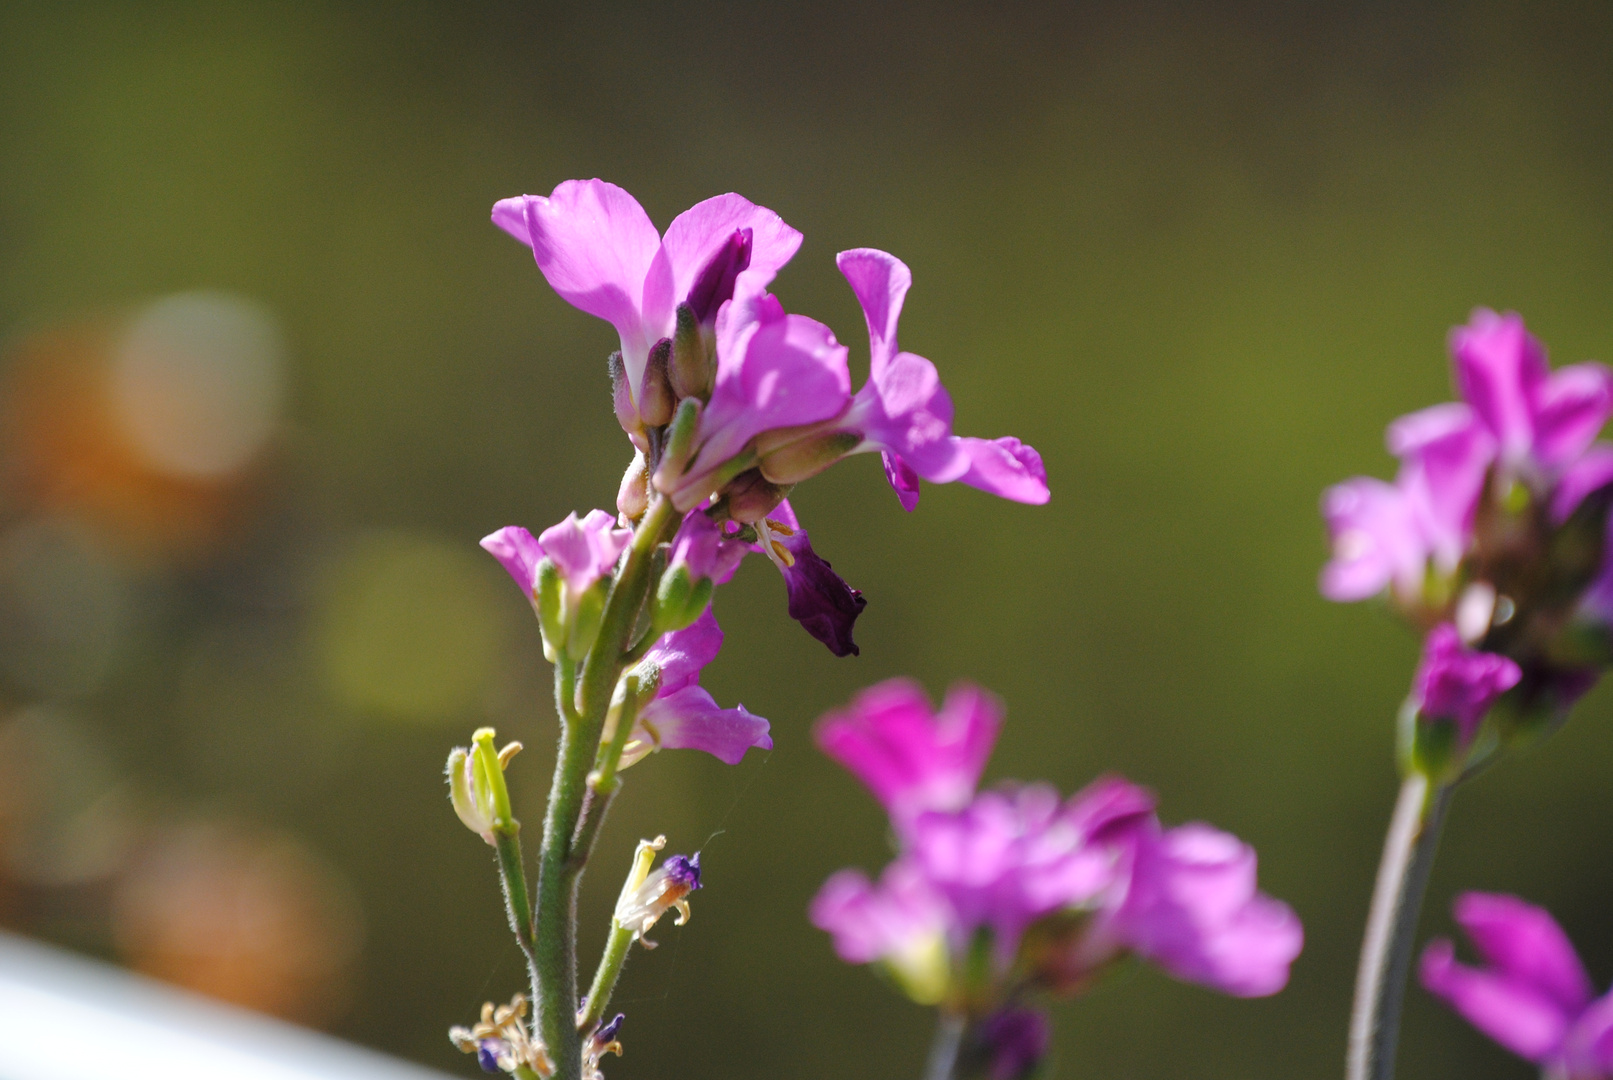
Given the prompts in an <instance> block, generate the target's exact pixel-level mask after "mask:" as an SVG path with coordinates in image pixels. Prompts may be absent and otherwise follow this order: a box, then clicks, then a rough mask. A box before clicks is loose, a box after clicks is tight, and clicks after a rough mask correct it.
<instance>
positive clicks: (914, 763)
mask: <svg viewBox="0 0 1613 1080" xmlns="http://www.w3.org/2000/svg"><path fill="white" fill-rule="evenodd" d="M1002 718H1003V708H1002V702H1001V701H999V700H998V699H997V698H995V697H993V696H992V695H991V694H988V693H987V692H985V691H984V690H982V689H980V687H978V686H975V685H973V684H971V683H959V684H958V685H957V686H955V687H953V688H952V690H951V691H950V692H949V693H948V694H947V698H946V702H945V704H943V705H942V706H941V711H940V712H938V713H932V712H931V711H930V701H929V698H928V697H927V696H926V695H925V693H924V690H923V688H922V687H920V686H919V685H918V683H916V682H913V681H912V680H910V679H891V680H889V681H887V682H882V683H880V684H878V685H877V686H871V687H869V688H868V689H867V690H864V691H863V692H862V693H860V694H858V695H857V696H856V697H855V698H853V699H852V701H851V705H850V706H849V707H847V708H846V709H844V710H840V711H837V712H831V713H828V714H827V715H825V716H824V717H823V718H822V719H821V720H819V721H818V724H817V727H816V730H815V733H816V736H817V743H818V747H819V749H821V750H822V751H823V752H824V753H825V754H828V755H829V756H830V757H832V758H834V759H835V760H836V761H838V762H840V764H842V765H844V766H845V767H846V769H847V770H848V771H850V772H851V774H852V775H853V776H855V777H857V779H859V780H861V781H862V782H863V783H864V784H866V785H868V789H869V790H870V791H872V792H873V793H874V797H875V798H877V799H878V800H879V801H880V802H881V803H882V804H883V805H884V807H885V809H886V810H887V811H888V812H889V813H890V815H891V820H892V821H895V822H897V823H898V826H899V827H901V826H904V825H905V824H906V823H909V822H911V821H912V819H913V818H914V817H915V816H916V815H918V814H921V813H923V812H925V811H927V810H947V811H950V810H961V809H963V807H965V806H967V805H968V804H969V801H970V800H971V799H972V798H974V793H975V787H976V786H977V785H978V784H979V783H980V774H981V772H982V771H984V769H985V767H986V759H987V758H988V757H990V756H991V748H992V746H993V744H995V743H996V741H997V732H998V730H999V729H1000V728H1001V727H1002Z"/></svg>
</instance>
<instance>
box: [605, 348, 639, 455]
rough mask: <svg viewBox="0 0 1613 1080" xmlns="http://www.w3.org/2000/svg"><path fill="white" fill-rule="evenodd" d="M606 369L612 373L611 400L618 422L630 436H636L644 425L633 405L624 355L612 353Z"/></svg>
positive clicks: (606, 362)
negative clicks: (623, 360)
mask: <svg viewBox="0 0 1613 1080" xmlns="http://www.w3.org/2000/svg"><path fill="white" fill-rule="evenodd" d="M605 368H606V370H607V371H609V372H610V399H611V406H612V407H613V408H614V409H615V410H616V422H617V423H618V424H620V425H622V430H623V431H625V432H627V433H628V434H629V435H636V434H638V433H639V432H641V431H642V430H643V427H644V425H643V423H642V422H640V420H639V416H638V408H637V407H636V406H635V405H634V404H633V386H632V384H631V383H629V382H628V381H627V365H626V364H624V363H622V354H621V353H619V352H613V353H611V354H610V358H609V359H608V360H606V361H605Z"/></svg>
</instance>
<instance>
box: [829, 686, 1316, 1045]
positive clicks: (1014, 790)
mask: <svg viewBox="0 0 1613 1080" xmlns="http://www.w3.org/2000/svg"><path fill="white" fill-rule="evenodd" d="M1001 722H1002V708H1001V705H1000V704H999V703H998V702H997V700H996V699H995V698H993V697H991V696H990V695H988V694H986V693H984V692H983V691H981V690H980V689H978V688H976V687H973V686H968V685H963V686H959V687H957V688H955V689H954V690H953V691H952V692H951V694H949V695H948V697H947V699H946V702H945V703H944V704H943V706H942V708H941V711H940V713H939V714H933V715H932V712H931V708H930V704H929V701H928V699H927V698H926V697H925V695H924V692H923V690H922V689H921V688H920V687H918V686H917V685H916V684H913V683H911V682H908V681H905V680H893V681H890V682H886V683H882V684H880V685H878V686H875V687H872V688H870V689H869V690H866V691H864V692H863V693H862V694H861V695H859V696H858V697H857V698H856V699H854V700H853V702H852V703H851V705H850V707H849V708H847V709H845V710H844V711H840V712H835V713H831V714H829V715H827V716H825V717H824V718H823V719H822V720H821V721H820V722H819V724H818V728H817V739H818V744H819V746H820V747H822V748H823V750H824V751H825V752H826V753H828V754H829V755H830V756H831V757H833V758H835V759H836V760H837V761H839V762H840V763H841V764H843V765H845V766H846V768H847V769H849V770H850V771H851V772H852V773H853V774H855V775H856V776H857V777H858V778H859V779H861V780H862V781H863V782H864V783H865V784H866V785H867V786H868V788H869V790H870V791H872V792H873V794H874V796H875V797H876V798H878V799H879V801H880V802H881V803H882V804H883V805H884V807H885V809H886V810H887V812H888V813H889V814H890V818H891V824H892V827H893V831H894V834H895V836H896V839H897V842H898V847H899V853H898V856H897V858H896V860H895V861H894V862H892V863H891V864H890V865H889V866H887V867H886V869H885V870H884V872H883V873H882V874H881V876H880V879H879V880H878V881H877V882H872V881H870V880H869V879H868V878H867V877H866V876H865V875H864V874H863V873H862V872H861V871H858V870H843V871H840V872H839V873H837V874H835V875H834V876H833V877H831V878H830V879H829V880H828V881H827V882H826V883H825V884H824V886H823V888H822V889H821V890H820V891H819V893H818V895H817V897H816V899H814V901H813V903H812V908H811V916H812V921H813V922H814V923H815V924H816V925H817V926H819V927H820V928H821V929H823V930H826V931H828V932H829V933H830V934H831V935H833V938H834V944H835V949H836V951H837V952H838V953H839V955H840V957H841V958H842V959H844V960H846V961H847V962H849V963H855V964H877V965H879V966H880V967H881V968H882V969H883V970H884V971H885V972H886V973H887V974H889V975H890V976H891V977H892V978H893V979H894V980H895V981H896V982H897V983H898V985H900V986H901V987H902V988H903V989H904V990H905V991H906V992H907V993H908V994H909V996H911V997H913V998H914V999H915V1000H917V1001H919V1002H921V1003H924V1004H937V1005H940V1006H941V1007H942V1008H943V1009H945V1010H947V1011H949V1012H952V1013H955V1014H963V1015H966V1016H969V1017H972V1018H978V1019H979V1020H980V1026H979V1028H978V1032H977V1035H976V1039H977V1041H978V1040H982V1039H983V1040H986V1043H987V1044H989V1042H990V1040H989V1038H988V1035H987V1033H989V1032H990V1031H992V1030H997V1029H999V1028H1000V1029H1001V1030H1003V1031H1005V1032H1009V1031H1011V1032H1013V1033H1014V1037H1013V1039H1012V1040H1011V1042H1012V1045H1013V1047H1015V1048H1017V1049H1016V1053H1021V1054H1022V1053H1023V1052H1024V1050H1025V1048H1026V1047H1027V1046H1030V1045H1041V1046H1045V1042H1046V1037H1045V1033H1042V1034H1040V1035H1038V1034H1037V1033H1038V1032H1041V1030H1042V1029H1041V1027H1040V1025H1039V1024H1036V1023H1031V1022H1028V1021H1026V1020H1025V1019H1024V1017H1023V1015H1022V1014H1023V1012H1024V1006H1023V1003H1022V1001H1021V998H1022V997H1023V996H1024V995H1025V994H1026V993H1028V992H1030V991H1033V990H1040V991H1043V992H1047V993H1052V994H1070V993H1074V992H1078V991H1079V990H1081V989H1083V988H1084V987H1086V986H1087V985H1089V984H1090V983H1091V982H1092V980H1093V979H1094V978H1095V977H1096V976H1097V975H1098V974H1100V973H1101V972H1102V971H1103V970H1104V969H1106V968H1107V967H1109V966H1110V965H1111V964H1113V963H1114V962H1115V961H1117V960H1119V959H1120V958H1121V957H1123V956H1125V955H1128V954H1130V955H1136V956H1140V957H1143V958H1145V959H1147V960H1149V961H1151V962H1153V963H1155V964H1157V965H1158V966H1160V967H1161V968H1163V969H1164V970H1165V971H1167V972H1169V973H1170V974H1172V975H1174V976H1176V977H1177V978H1180V979H1185V980H1188V981H1191V982H1197V983H1201V984H1204V985H1206V986H1210V987H1213V988H1215V989H1218V990H1221V991H1224V992H1226V993H1229V994H1234V995H1238V996H1243V997H1255V996H1261V995H1266V994H1272V993H1275V992H1277V991H1278V990H1280V989H1281V988H1282V987H1283V986H1284V984H1285V983H1286V982H1287V979H1288V969H1289V965H1290V964H1291V963H1292V961H1293V960H1294V958H1295V957H1296V956H1297V955H1298V954H1299V951H1300V946H1301V944H1302V940H1303V934H1302V930H1301V927H1300V923H1299V920H1298V919H1297V918H1296V917H1295V916H1294V913H1293V912H1292V911H1291V910H1290V909H1289V908H1288V907H1287V905H1285V904H1283V903H1281V902H1279V901H1277V900H1274V899H1272V898H1270V897H1269V896H1266V895H1265V894H1263V893H1261V892H1259V891H1258V890H1257V888H1256V885H1255V853H1254V851H1253V849H1251V848H1250V847H1249V846H1248V845H1246V844H1244V843H1242V842H1241V841H1239V840H1238V839H1237V838H1236V837H1234V836H1231V835H1229V834H1227V833H1224V832H1220V831H1219V830H1216V829H1213V828H1211V827H1209V826H1207V825H1202V824H1193V825H1184V826H1180V827H1178V828H1174V829H1166V828H1163V827H1162V826H1161V825H1160V823H1159V820H1158V818H1157V817H1156V816H1155V814H1154V799H1153V796H1152V795H1151V794H1149V793H1148V792H1147V791H1145V790H1144V789H1142V788H1139V787H1137V786H1135V785H1133V784H1131V783H1129V782H1127V781H1125V780H1123V779H1120V778H1118V777H1106V778H1103V779H1100V780H1098V781H1096V782H1094V783H1093V784H1091V785H1089V786H1088V787H1087V788H1086V789H1085V790H1083V791H1081V792H1080V793H1078V794H1076V795H1075V796H1073V797H1071V798H1069V799H1061V798H1060V797H1059V795H1058V793H1057V792H1056V791H1054V790H1053V788H1051V787H1050V786H1048V785H1045V784H1028V785H1014V784H1009V785H1003V786H999V787H996V788H992V789H988V790H985V791H977V790H976V788H977V785H978V782H979V779H980V774H981V772H982V770H983V769H984V767H985V764H986V759H987V757H988V756H989V755H990V753H991V749H992V745H993V743H994V742H995V740H996V736H997V732H998V729H999V727H1000V725H1001ZM1010 1020H1012V1021H1013V1022H1010ZM1000 1049H1002V1048H1000V1047H995V1046H994V1045H986V1044H982V1045H981V1046H977V1047H976V1050H977V1051H978V1052H980V1053H988V1052H989V1053H992V1054H995V1053H996V1052H997V1051H998V1050H1000ZM1004 1052H1006V1051H1004ZM1014 1075H1018V1074H1017V1073H1015V1074H1014Z"/></svg>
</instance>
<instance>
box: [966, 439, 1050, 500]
mask: <svg viewBox="0 0 1613 1080" xmlns="http://www.w3.org/2000/svg"><path fill="white" fill-rule="evenodd" d="M958 445H959V446H960V448H961V449H962V450H963V452H964V454H965V455H967V456H968V458H969V469H968V471H967V472H965V473H964V474H963V475H962V476H960V477H959V478H958V479H959V480H961V481H962V482H963V483H965V484H968V485H969V486H970V487H973V488H979V489H980V490H981V491H985V492H989V493H990V494H992V495H998V496H1001V497H1002V498H1004V499H1010V500H1012V501H1014V502H1020V503H1030V504H1031V505H1032V506H1040V505H1042V504H1043V503H1045V502H1047V500H1048V498H1049V493H1048V490H1047V470H1046V469H1045V468H1044V467H1043V466H1042V455H1041V454H1038V453H1037V452H1036V448H1035V447H1032V446H1027V445H1025V444H1024V443H1022V442H1020V441H1019V440H1018V439H1016V438H1014V437H1013V436H1012V435H1005V436H1003V437H1002V438H1000V439H976V438H961V439H959V440H958Z"/></svg>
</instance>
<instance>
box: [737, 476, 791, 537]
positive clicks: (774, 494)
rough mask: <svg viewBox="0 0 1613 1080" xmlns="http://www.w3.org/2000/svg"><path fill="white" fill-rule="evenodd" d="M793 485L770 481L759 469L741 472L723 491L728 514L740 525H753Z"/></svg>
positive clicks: (788, 491) (775, 504)
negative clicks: (726, 501)
mask: <svg viewBox="0 0 1613 1080" xmlns="http://www.w3.org/2000/svg"><path fill="white" fill-rule="evenodd" d="M793 486H794V485H789V484H786V485H780V484H775V483H772V482H771V481H769V480H767V479H766V478H764V477H763V476H762V471H761V470H760V469H749V470H747V471H745V472H742V473H740V474H739V475H738V476H736V477H735V478H734V480H733V482H732V483H731V484H729V485H728V488H727V490H726V491H724V492H723V495H724V497H725V498H726V499H727V500H728V516H729V517H731V518H733V519H734V520H735V521H737V522H739V523H740V524H742V525H754V524H755V523H756V522H758V521H761V520H762V519H763V518H765V517H766V516H767V515H768V514H770V513H772V512H773V511H774V510H775V509H776V508H777V507H778V504H779V503H781V502H783V501H784V499H785V497H786V496H788V495H789V493H790V488H791V487H793Z"/></svg>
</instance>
